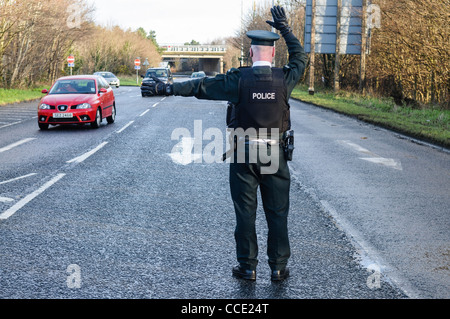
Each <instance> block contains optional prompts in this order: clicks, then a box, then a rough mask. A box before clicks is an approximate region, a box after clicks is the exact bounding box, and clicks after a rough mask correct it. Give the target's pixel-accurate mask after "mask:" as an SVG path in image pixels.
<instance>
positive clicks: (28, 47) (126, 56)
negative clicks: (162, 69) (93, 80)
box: [0, 0, 161, 88]
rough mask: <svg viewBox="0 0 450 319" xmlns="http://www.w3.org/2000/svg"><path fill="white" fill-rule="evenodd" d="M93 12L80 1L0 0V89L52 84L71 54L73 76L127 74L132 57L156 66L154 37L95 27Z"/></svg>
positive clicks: (159, 58) (65, 66)
mask: <svg viewBox="0 0 450 319" xmlns="http://www.w3.org/2000/svg"><path fill="white" fill-rule="evenodd" d="M93 11H94V9H93V7H91V6H89V5H88V3H87V2H86V1H85V0H71V1H69V0H46V1H42V0H0V87H4V88H12V87H32V86H35V85H38V84H41V83H45V84H47V83H49V82H53V81H55V80H56V79H57V78H58V77H59V76H62V75H67V74H68V73H69V69H68V66H67V60H66V59H67V57H68V55H70V54H72V55H74V56H75V68H74V69H73V71H74V72H75V74H92V73H94V72H96V71H111V72H115V73H120V74H122V73H124V74H132V72H133V71H134V59H135V58H136V57H143V58H144V59H145V58H148V60H149V62H150V64H152V65H158V63H159V62H160V60H161V57H160V54H159V53H158V48H157V46H156V45H155V41H154V38H151V37H150V38H149V37H147V36H143V34H142V30H137V31H131V30H123V29H121V28H119V27H115V26H111V27H101V26H98V25H96V24H95V23H94V22H93V19H92V13H93ZM153 36H154V35H153Z"/></svg>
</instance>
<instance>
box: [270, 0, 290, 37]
mask: <svg viewBox="0 0 450 319" xmlns="http://www.w3.org/2000/svg"><path fill="white" fill-rule="evenodd" d="M270 11H271V12H272V16H273V21H266V22H267V23H268V24H269V25H270V26H272V27H274V28H275V29H277V30H278V31H280V33H281V35H282V36H285V35H287V34H288V33H289V32H291V31H292V30H291V28H290V27H289V24H288V19H287V17H286V12H285V11H284V8H282V7H280V6H274V7H273V8H272V9H270Z"/></svg>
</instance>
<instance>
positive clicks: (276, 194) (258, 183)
mask: <svg viewBox="0 0 450 319" xmlns="http://www.w3.org/2000/svg"><path fill="white" fill-rule="evenodd" d="M272 147H273V146H272ZM276 147H279V146H276ZM235 159H236V158H235ZM261 167H262V164H261V163H260V162H259V161H258V162H257V163H249V162H247V163H236V161H235V162H234V163H231V164H230V188H231V197H232V199H233V203H234V208H235V212H236V230H235V239H236V254H237V260H238V262H239V264H240V265H241V266H242V267H244V268H246V269H250V270H256V266H257V264H258V259H257V258H258V243H257V236H256V229H255V221H256V210H257V206H258V202H257V192H258V187H259V188H260V191H261V197H262V202H263V208H264V212H265V215H266V220H267V225H268V230H269V232H268V238H267V256H268V257H269V266H270V268H271V270H281V269H283V268H284V267H286V264H287V262H288V259H289V257H290V254H291V252H290V246H289V237H288V213H289V190H290V181H291V179H290V172H289V167H288V165H287V161H286V160H285V158H284V154H283V152H282V151H281V149H280V152H279V169H278V171H277V172H276V173H274V174H269V175H264V174H261Z"/></svg>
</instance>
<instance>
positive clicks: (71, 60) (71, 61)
mask: <svg viewBox="0 0 450 319" xmlns="http://www.w3.org/2000/svg"><path fill="white" fill-rule="evenodd" d="M67 65H68V67H69V68H70V75H72V69H73V68H74V67H75V57H74V56H73V55H70V56H69V57H68V58H67Z"/></svg>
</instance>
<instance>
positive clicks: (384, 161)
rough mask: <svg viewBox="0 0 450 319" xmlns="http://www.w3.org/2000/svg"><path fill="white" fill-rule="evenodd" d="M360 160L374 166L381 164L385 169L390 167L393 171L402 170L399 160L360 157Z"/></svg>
mask: <svg viewBox="0 0 450 319" xmlns="http://www.w3.org/2000/svg"><path fill="white" fill-rule="evenodd" d="M360 159H362V160H364V161H368V162H372V163H375V164H381V165H384V166H387V167H392V168H394V169H398V170H400V171H401V170H403V168H402V163H401V162H400V161H399V160H396V159H393V158H383V157H373V158H372V157H360Z"/></svg>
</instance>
